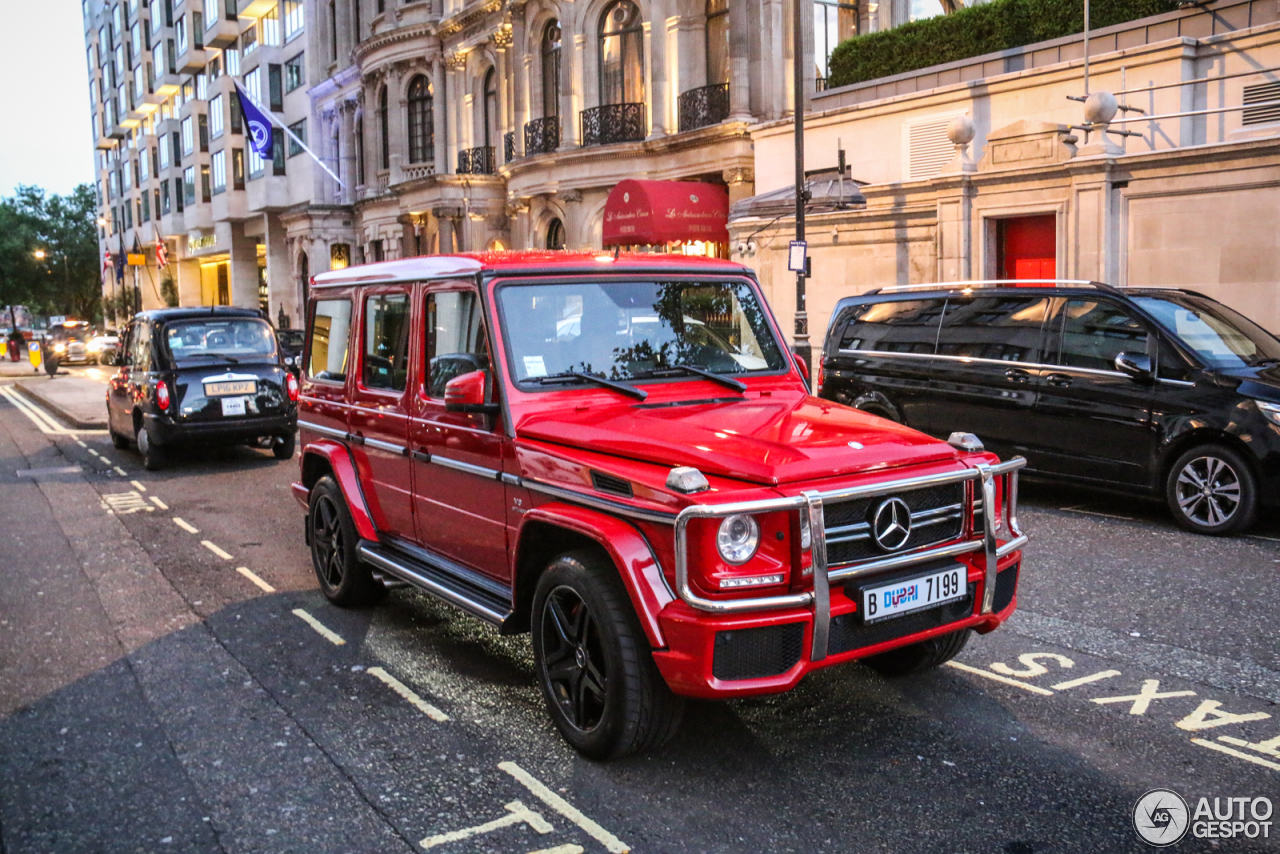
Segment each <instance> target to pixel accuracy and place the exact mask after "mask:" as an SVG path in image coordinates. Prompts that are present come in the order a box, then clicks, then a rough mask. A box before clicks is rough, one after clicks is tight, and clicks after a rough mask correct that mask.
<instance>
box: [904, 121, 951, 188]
mask: <svg viewBox="0 0 1280 854" xmlns="http://www.w3.org/2000/svg"><path fill="white" fill-rule="evenodd" d="M953 118H954V116H941V117H939V118H936V119H924V120H922V121H918V122H913V123H912V124H909V125H907V127H906V134H907V180H909V181H919V180H921V179H923V178H932V177H934V176H935V175H937V174H939V173H940V172H941V171H942V170H943V168H944V167H945V166H946V165H947V164H948V163H950V162H951V158H953V157H955V154H956V147H955V146H954V145H952V144H951V140H950V139H948V138H947V125H949V124H951V120H952V119H953Z"/></svg>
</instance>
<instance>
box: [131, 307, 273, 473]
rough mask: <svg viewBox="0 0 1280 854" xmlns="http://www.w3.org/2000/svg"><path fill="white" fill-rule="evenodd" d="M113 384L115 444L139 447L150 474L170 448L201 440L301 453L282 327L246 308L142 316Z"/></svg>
mask: <svg viewBox="0 0 1280 854" xmlns="http://www.w3.org/2000/svg"><path fill="white" fill-rule="evenodd" d="M115 364H116V368H117V371H116V373H115V375H114V376H112V377H111V380H110V382H109V384H108V387H107V426H108V429H109V430H110V432H111V441H112V443H114V444H115V446H116V447H117V448H124V447H127V446H128V445H130V444H137V446H138V450H139V451H140V452H141V453H142V456H143V462H144V465H145V466H146V468H147V469H148V470H149V471H155V470H157V469H159V468H161V467H162V466H163V465H164V458H165V455H166V454H167V452H168V451H170V450H171V449H173V448H176V447H178V446H180V445H189V444H200V443H219V444H236V443H241V442H243V443H257V442H259V441H261V440H264V439H265V440H269V441H270V442H271V449H272V451H273V452H274V453H275V455H276V457H278V458H279V459H282V460H287V459H289V458H290V457H292V456H293V450H294V443H295V433H296V430H297V423H298V402H297V401H298V379H297V377H296V376H295V375H294V374H293V373H291V372H290V371H289V370H288V369H287V368H286V367H285V365H284V362H283V360H282V359H281V356H280V348H279V347H278V346H277V344H276V335H275V331H274V330H273V329H272V328H271V326H270V325H269V324H268V323H267V322H266V321H265V320H263V319H262V315H261V314H260V313H259V312H257V311H253V310H251V309H244V308H227V307H213V308H167V309H159V310H156V311H144V312H141V313H139V314H138V315H137V316H136V317H134V319H133V321H132V322H131V323H130V324H129V329H128V332H127V333H126V334H125V337H124V338H123V339H122V341H121V345H120V352H119V354H118V355H117V356H116V360H115Z"/></svg>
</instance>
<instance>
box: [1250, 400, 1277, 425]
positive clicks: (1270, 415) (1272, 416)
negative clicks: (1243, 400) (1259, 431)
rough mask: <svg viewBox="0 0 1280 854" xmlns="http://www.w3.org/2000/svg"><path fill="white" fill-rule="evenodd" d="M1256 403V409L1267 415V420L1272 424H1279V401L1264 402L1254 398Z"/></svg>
mask: <svg viewBox="0 0 1280 854" xmlns="http://www.w3.org/2000/svg"><path fill="white" fill-rule="evenodd" d="M1254 403H1256V404H1258V411H1259V412H1261V413H1262V414H1263V415H1265V416H1267V420H1268V421H1270V422H1271V423H1272V424H1280V403H1266V402H1264V401H1261V400H1255V401H1254Z"/></svg>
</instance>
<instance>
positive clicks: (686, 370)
mask: <svg viewBox="0 0 1280 854" xmlns="http://www.w3.org/2000/svg"><path fill="white" fill-rule="evenodd" d="M680 374H684V375H686V376H695V377H702V378H703V379H704V380H711V381H712V382H713V383H720V385H722V386H727V387H728V388H731V389H733V390H734V391H738V392H745V391H746V390H747V384H746V383H744V382H742V381H741V380H735V379H733V378H732V377H726V376H723V375H721V374H716V373H712V372H711V371H708V370H707V369H706V368H700V367H697V366H696V365H667V366H666V367H664V368H653V369H651V370H648V371H643V372H641V373H638V374H636V376H637V377H664V376H667V377H669V376H678V375H680Z"/></svg>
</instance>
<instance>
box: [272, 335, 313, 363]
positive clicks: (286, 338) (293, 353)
mask: <svg viewBox="0 0 1280 854" xmlns="http://www.w3.org/2000/svg"><path fill="white" fill-rule="evenodd" d="M276 340H277V341H279V342H280V353H281V355H282V356H283V357H284V363H285V364H286V365H288V366H289V369H290V370H292V371H293V372H294V373H298V371H299V369H300V368H301V367H302V347H303V345H304V344H306V341H307V336H306V333H304V332H303V331H302V330H301V329H277V330H276Z"/></svg>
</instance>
